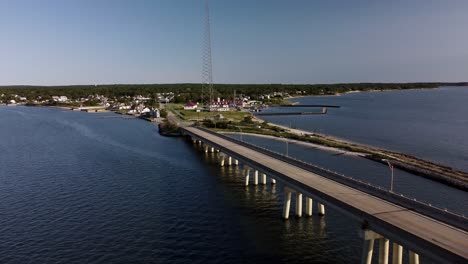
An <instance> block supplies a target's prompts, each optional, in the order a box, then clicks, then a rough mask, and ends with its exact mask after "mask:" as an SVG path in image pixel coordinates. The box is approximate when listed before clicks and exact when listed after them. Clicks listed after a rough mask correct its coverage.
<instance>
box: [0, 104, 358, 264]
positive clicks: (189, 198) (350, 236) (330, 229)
mask: <svg viewBox="0 0 468 264" xmlns="http://www.w3.org/2000/svg"><path fill="white" fill-rule="evenodd" d="M108 116H113V117H115V116H116V115H113V114H109V113H98V114H87V113H81V112H71V111H61V110H58V109H49V108H27V107H0V149H1V152H0V199H1V201H2V202H1V203H0V241H1V243H0V263H187V262H189V263H239V262H245V263H303V262H311V263H350V262H351V263H352V262H357V261H358V260H359V255H360V239H359V237H358V236H357V232H358V230H359V226H360V225H359V223H358V222H356V221H354V220H352V219H351V220H350V219H348V218H343V216H341V215H340V214H339V213H338V212H335V211H334V210H332V209H329V210H328V211H327V216H325V217H324V218H320V217H318V216H314V217H311V218H300V219H295V218H292V219H290V221H287V222H285V221H283V220H282V219H281V217H280V215H281V208H282V195H281V194H282V193H281V190H282V186H281V185H280V184H277V185H275V186H271V185H266V186H257V187H254V186H249V187H248V188H246V187H245V186H244V185H243V180H242V178H241V173H240V169H239V168H234V167H230V168H220V167H219V165H217V164H216V156H215V154H211V155H205V154H204V152H203V151H201V150H200V149H197V148H195V147H194V146H193V145H192V144H190V143H188V142H187V141H186V140H184V139H180V138H166V137H161V136H160V135H159V134H158V133H157V128H156V127H155V126H154V125H153V124H151V123H148V122H145V121H142V120H137V119H131V120H128V119H121V118H107V117H108Z"/></svg>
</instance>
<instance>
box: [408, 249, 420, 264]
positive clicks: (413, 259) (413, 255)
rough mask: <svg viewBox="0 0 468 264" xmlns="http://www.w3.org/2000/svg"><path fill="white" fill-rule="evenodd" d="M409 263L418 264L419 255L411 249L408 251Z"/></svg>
mask: <svg viewBox="0 0 468 264" xmlns="http://www.w3.org/2000/svg"><path fill="white" fill-rule="evenodd" d="M408 255H409V264H419V255H418V254H416V253H414V252H413V251H411V250H410V251H409V254H408Z"/></svg>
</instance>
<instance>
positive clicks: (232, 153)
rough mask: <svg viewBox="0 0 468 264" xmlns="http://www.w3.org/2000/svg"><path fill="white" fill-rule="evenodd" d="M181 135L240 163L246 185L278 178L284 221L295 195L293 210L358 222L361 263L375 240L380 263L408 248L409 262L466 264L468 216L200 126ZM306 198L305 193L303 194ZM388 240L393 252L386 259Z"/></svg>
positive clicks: (223, 161)
mask: <svg viewBox="0 0 468 264" xmlns="http://www.w3.org/2000/svg"><path fill="white" fill-rule="evenodd" d="M182 130H183V133H184V134H185V135H187V136H190V137H191V139H192V141H193V143H194V144H201V145H202V146H203V147H204V150H205V152H220V165H221V166H236V165H239V164H242V165H243V166H244V176H245V185H249V184H251V180H250V177H251V176H252V178H253V182H252V183H253V184H259V183H260V184H266V183H267V177H269V178H270V180H271V183H272V184H274V183H276V181H280V182H282V183H283V184H284V186H285V188H284V196H285V197H284V198H285V199H284V205H283V212H282V217H283V218H284V219H288V218H289V215H290V207H291V200H292V197H293V194H294V197H295V214H296V216H298V217H301V216H302V215H303V207H304V206H303V204H302V202H303V199H304V198H305V215H306V216H311V215H312V213H313V204H314V202H313V201H314V200H315V201H316V202H315V204H316V205H317V211H318V214H319V215H324V214H325V209H326V207H331V208H334V209H336V210H339V211H341V212H343V213H344V214H346V215H349V216H351V217H353V218H355V219H357V220H358V221H360V222H361V223H362V238H363V252H362V261H361V263H371V262H372V255H373V250H374V242H375V241H378V250H379V252H378V260H379V263H385V264H386V263H389V261H390V259H391V263H394V264H399V263H402V261H403V260H402V256H403V250H408V257H409V263H410V264H418V263H419V254H422V255H424V256H425V257H427V258H429V259H430V260H432V261H435V262H437V263H468V232H467V230H468V228H467V227H468V219H467V218H466V217H464V216H460V215H457V214H454V213H451V212H448V211H446V210H442V209H439V208H435V207H433V206H431V205H428V204H424V203H420V202H417V201H415V200H414V199H410V198H407V197H404V196H402V195H399V194H396V193H393V192H388V191H387V190H384V189H381V188H379V187H374V186H372V185H369V184H367V183H364V182H360V181H358V180H355V179H352V178H348V177H345V176H344V175H339V174H337V173H334V172H331V171H328V170H326V169H323V168H319V167H316V166H314V165H311V164H307V163H304V162H301V161H298V160H295V159H293V158H289V157H286V156H283V155H280V154H277V153H274V152H270V151H268V150H265V149H262V148H259V147H256V146H253V145H250V144H248V143H245V142H242V141H238V140H236V139H232V138H229V137H227V136H225V135H222V134H219V133H215V132H212V131H209V130H206V129H203V128H197V127H185V128H182ZM304 196H305V197H304ZM390 241H391V242H392V256H391V258H390V256H389V253H390V249H389V248H390Z"/></svg>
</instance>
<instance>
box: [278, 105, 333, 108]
mask: <svg viewBox="0 0 468 264" xmlns="http://www.w3.org/2000/svg"><path fill="white" fill-rule="evenodd" d="M280 107H328V108H340V107H341V106H339V105H321V104H293V105H280Z"/></svg>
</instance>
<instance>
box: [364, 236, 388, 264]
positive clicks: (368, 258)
mask: <svg viewBox="0 0 468 264" xmlns="http://www.w3.org/2000/svg"><path fill="white" fill-rule="evenodd" d="M363 237H364V245H363V247H362V256H361V264H371V263H372V253H373V252H374V241H375V240H376V239H381V238H383V237H382V236H381V235H379V234H377V233H375V232H373V231H371V230H364V234H363ZM381 245H382V244H380V246H381ZM379 259H380V253H379ZM387 259H388V258H387Z"/></svg>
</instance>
